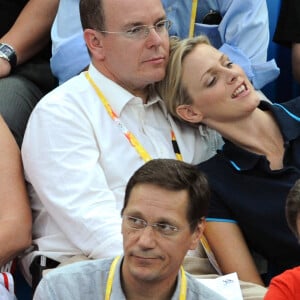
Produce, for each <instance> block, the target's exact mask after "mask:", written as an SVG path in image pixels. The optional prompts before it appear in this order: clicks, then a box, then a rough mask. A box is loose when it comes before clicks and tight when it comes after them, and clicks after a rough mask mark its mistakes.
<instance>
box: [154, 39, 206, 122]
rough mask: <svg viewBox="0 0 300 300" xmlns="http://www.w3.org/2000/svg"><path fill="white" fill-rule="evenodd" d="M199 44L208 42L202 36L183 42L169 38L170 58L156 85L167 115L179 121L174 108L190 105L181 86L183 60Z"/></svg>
mask: <svg viewBox="0 0 300 300" xmlns="http://www.w3.org/2000/svg"><path fill="white" fill-rule="evenodd" d="M199 44H206V45H210V42H209V40H208V38H207V37H206V36H204V35H199V36H197V37H194V38H186V39H183V40H180V39H179V38H177V37H171V38H170V58H169V63H168V66H167V72H166V76H165V78H164V79H163V80H162V81H160V82H158V83H157V84H156V90H157V92H158V94H159V95H160V96H161V98H162V99H163V100H164V102H165V104H166V107H167V109H168V111H169V113H170V114H171V115H172V116H174V117H175V118H177V119H180V120H182V119H181V118H180V117H179V116H178V115H177V113H176V108H177V107H178V106H179V105H182V104H192V99H191V97H190V95H189V93H188V91H187V89H186V88H185V87H184V86H183V85H182V80H181V79H182V72H183V71H182V65H183V60H184V58H185V57H186V56H187V55H188V54H189V53H191V52H192V51H193V49H194V48H195V47H196V46H197V45H199Z"/></svg>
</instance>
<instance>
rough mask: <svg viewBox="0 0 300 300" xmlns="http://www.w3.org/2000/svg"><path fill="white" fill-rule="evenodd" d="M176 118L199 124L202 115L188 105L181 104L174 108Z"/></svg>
mask: <svg viewBox="0 0 300 300" xmlns="http://www.w3.org/2000/svg"><path fill="white" fill-rule="evenodd" d="M176 113H177V114H178V116H179V117H180V118H181V119H183V120H185V121H187V122H190V123H200V122H201V121H202V119H203V115H202V113H201V112H200V111H196V110H195V109H194V108H193V106H192V105H190V104H182V105H179V106H178V107H177V108H176Z"/></svg>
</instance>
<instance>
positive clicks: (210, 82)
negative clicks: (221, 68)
mask: <svg viewBox="0 0 300 300" xmlns="http://www.w3.org/2000/svg"><path fill="white" fill-rule="evenodd" d="M215 83H216V77H212V78H211V79H210V80H209V81H208V84H207V86H208V87H211V86H213V85H214V84H215Z"/></svg>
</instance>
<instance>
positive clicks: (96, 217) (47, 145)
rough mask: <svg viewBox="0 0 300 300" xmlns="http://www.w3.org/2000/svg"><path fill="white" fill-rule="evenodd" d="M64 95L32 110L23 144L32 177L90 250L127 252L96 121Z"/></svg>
mask: <svg viewBox="0 0 300 300" xmlns="http://www.w3.org/2000/svg"><path fill="white" fill-rule="evenodd" d="M44 100H45V99H44ZM61 100H62V99H58V101H60V103H59V105H57V103H53V102H51V104H49V103H47V101H43V103H40V104H41V105H39V106H38V107H36V110H35V112H34V113H33V114H32V116H31V120H30V122H29V123H28V127H27V132H26V134H25V138H24V142H23V147H22V157H23V162H24V168H25V173H26V176H27V179H28V180H29V182H30V183H31V185H32V186H33V187H34V190H35V192H36V193H37V195H38V197H39V199H40V201H41V202H42V205H43V206H44V207H45V210H46V211H47V213H49V215H50V216H51V218H53V220H54V222H55V224H56V225H57V226H58V227H59V229H60V230H61V231H62V232H63V233H64V234H65V236H66V238H67V239H68V240H69V241H70V242H71V243H72V244H74V245H75V247H77V248H78V249H80V250H81V252H82V253H83V254H84V255H86V256H88V257H90V258H101V257H110V256H115V255H118V254H120V253H122V252H123V251H122V236H121V217H120V211H119V210H118V209H117V204H116V199H115V195H114V193H113V192H112V190H111V189H110V188H109V186H108V183H107V181H106V177H105V174H104V171H103V169H102V167H101V164H100V161H101V159H100V149H99V145H98V143H97V140H96V138H95V132H94V130H93V127H92V125H91V121H90V120H89V117H88V116H87V113H86V112H82V111H81V109H82V108H80V107H78V106H76V105H74V103H72V100H70V101H69V102H68V101H61ZM45 225H46V224H45ZM50 225H51V224H50Z"/></svg>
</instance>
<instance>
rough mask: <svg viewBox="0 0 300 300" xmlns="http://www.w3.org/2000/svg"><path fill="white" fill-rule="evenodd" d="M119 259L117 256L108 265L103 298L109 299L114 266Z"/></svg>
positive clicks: (114, 270)
mask: <svg viewBox="0 0 300 300" xmlns="http://www.w3.org/2000/svg"><path fill="white" fill-rule="evenodd" d="M119 259H120V256H117V257H116V258H115V259H114V260H113V262H112V264H111V266H110V269H109V273H108V278H107V284H106V291H105V300H109V299H110V294H111V290H112V285H113V281H114V277H115V272H116V266H117V263H118V261H119Z"/></svg>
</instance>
